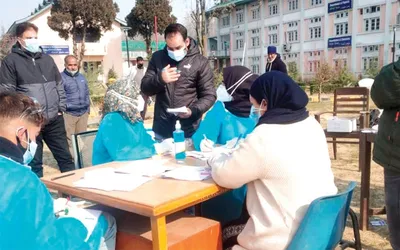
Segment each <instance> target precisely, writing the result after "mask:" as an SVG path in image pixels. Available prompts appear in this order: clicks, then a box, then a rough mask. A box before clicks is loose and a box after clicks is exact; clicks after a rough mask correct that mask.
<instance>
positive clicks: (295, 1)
mask: <svg viewBox="0 0 400 250" xmlns="http://www.w3.org/2000/svg"><path fill="white" fill-rule="evenodd" d="M288 2H289V11H293V10H298V9H299V0H289V1H288Z"/></svg>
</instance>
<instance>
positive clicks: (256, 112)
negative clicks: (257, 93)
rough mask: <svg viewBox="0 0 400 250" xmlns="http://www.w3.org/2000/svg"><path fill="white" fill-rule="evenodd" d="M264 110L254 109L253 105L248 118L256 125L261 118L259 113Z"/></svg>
mask: <svg viewBox="0 0 400 250" xmlns="http://www.w3.org/2000/svg"><path fill="white" fill-rule="evenodd" d="M264 110H265V109H262V108H256V107H254V105H252V106H251V109H250V116H249V117H250V118H251V119H253V120H254V122H255V123H256V124H257V123H258V122H259V121H260V118H261V111H264Z"/></svg>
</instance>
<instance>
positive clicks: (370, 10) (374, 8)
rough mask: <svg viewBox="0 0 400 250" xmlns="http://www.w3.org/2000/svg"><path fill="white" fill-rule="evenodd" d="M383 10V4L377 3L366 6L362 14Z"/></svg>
mask: <svg viewBox="0 0 400 250" xmlns="http://www.w3.org/2000/svg"><path fill="white" fill-rule="evenodd" d="M380 11H381V6H379V5H376V6H370V7H366V8H364V9H361V15H362V14H364V13H365V14H372V13H377V12H380Z"/></svg>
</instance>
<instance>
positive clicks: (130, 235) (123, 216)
mask: <svg viewBox="0 0 400 250" xmlns="http://www.w3.org/2000/svg"><path fill="white" fill-rule="evenodd" d="M101 210H102V211H107V212H108V213H110V214H112V215H113V216H114V217H115V219H116V220H117V230H118V232H117V246H116V250H152V249H153V248H152V235H151V226H150V219H149V218H148V217H144V216H140V215H137V214H133V213H128V212H125V211H122V210H117V209H104V208H102V209H101ZM166 219H167V242H168V249H169V250H222V235H221V226H220V223H219V222H217V221H214V220H210V219H206V218H202V217H195V216H191V215H188V214H186V213H184V212H177V213H175V214H172V215H170V216H167V218H166Z"/></svg>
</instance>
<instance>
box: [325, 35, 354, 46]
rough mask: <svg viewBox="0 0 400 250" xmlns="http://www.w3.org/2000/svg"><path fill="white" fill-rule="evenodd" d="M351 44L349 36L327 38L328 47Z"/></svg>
mask: <svg viewBox="0 0 400 250" xmlns="http://www.w3.org/2000/svg"><path fill="white" fill-rule="evenodd" d="M348 46H351V36H342V37H335V38H329V39H328V48H330V49H332V48H337V47H348Z"/></svg>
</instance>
